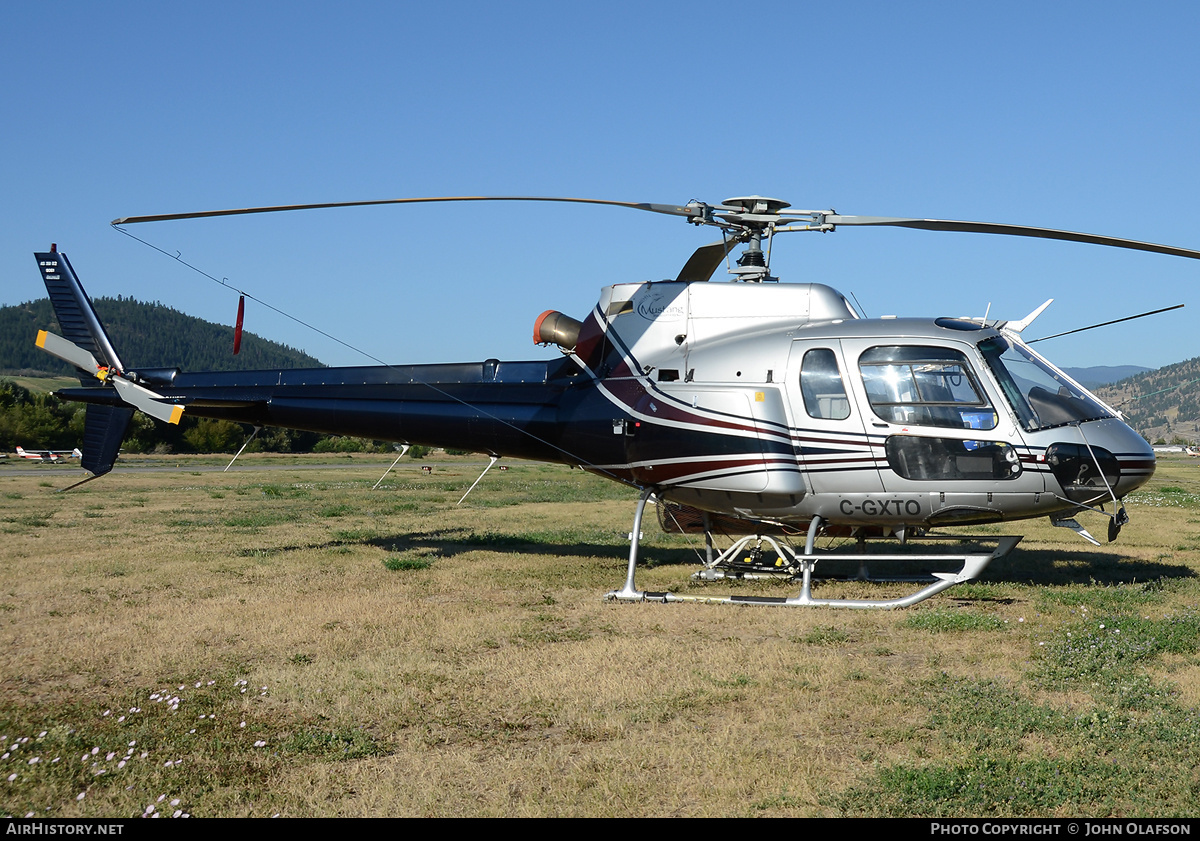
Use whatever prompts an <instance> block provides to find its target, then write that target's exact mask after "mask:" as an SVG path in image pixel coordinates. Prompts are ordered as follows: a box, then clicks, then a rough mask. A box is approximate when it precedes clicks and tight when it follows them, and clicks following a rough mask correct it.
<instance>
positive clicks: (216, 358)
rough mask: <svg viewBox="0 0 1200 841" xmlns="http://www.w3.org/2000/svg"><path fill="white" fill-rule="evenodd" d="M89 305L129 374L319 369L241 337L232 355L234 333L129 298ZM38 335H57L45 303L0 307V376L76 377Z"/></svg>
mask: <svg viewBox="0 0 1200 841" xmlns="http://www.w3.org/2000/svg"><path fill="white" fill-rule="evenodd" d="M93 304H94V305H95V307H96V313H97V315H99V316H100V321H101V322H102V323H103V324H104V326H105V328H106V329H107V330H108V334H109V337H110V338H111V339H112V343H113V346H114V347H115V348H116V350H117V353H119V354H120V355H121V361H122V362H123V363H125V365H126V366H127V367H129V368H137V367H138V366H142V367H147V368H149V367H154V368H170V367H176V366H178V367H179V368H182V369H183V370H185V371H237V370H250V369H261V368H319V367H323V365H322V364H321V362H320V361H318V360H316V359H314V358H313V357H311V356H309V355H307V354H305V353H302V352H301V351H298V350H294V349H292V348H290V347H287V346H286V345H281V344H277V343H276V342H270V341H267V340H266V339H263V338H260V337H259V336H255V335H254V334H253V333H246V332H243V334H242V347H241V352H240V353H239V354H238V355H237V356H234V355H233V328H232V327H228V326H225V325H223V324H213V323H211V322H208V321H203V320H201V319H199V318H193V317H192V316H190V315H185V314H184V313H181V312H179V311H178V310H173V309H171V308H170V307H165V306H163V305H162V304H146V303H142V302H141V301H135V300H133V299H132V298H121V297H117V298H115V299H114V298H97V299H96V300H95V301H94V302H93ZM38 330H49V331H51V332H54V333H59V334H61V332H62V331H61V330H59V327H58V321H57V320H56V319H55V317H54V310H53V309H52V308H51V306H50V301H49V299H48V298H42V299H40V300H37V301H30V302H28V303H24V304H17V305H15V306H8V307H0V373H15V372H17V371H25V372H39V371H40V372H45V373H46V374H48V375H59V374H62V375H67V376H74V374H75V369H74V368H73V367H72V366H70V365H67V364H66V363H65V362H59V361H58V360H57V359H55V358H54V357H52V356H50V355H49V354H47V353H45V352H44V351H42V350H40V349H39V348H38V347H37V346H36V345H35V344H34V340H35V339H36V338H37V332H38Z"/></svg>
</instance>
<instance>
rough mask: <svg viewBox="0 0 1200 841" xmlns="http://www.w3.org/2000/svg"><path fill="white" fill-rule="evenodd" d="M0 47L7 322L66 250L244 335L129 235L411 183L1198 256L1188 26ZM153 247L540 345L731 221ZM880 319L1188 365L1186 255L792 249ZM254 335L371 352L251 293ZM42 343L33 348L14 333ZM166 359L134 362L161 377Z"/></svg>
mask: <svg viewBox="0 0 1200 841" xmlns="http://www.w3.org/2000/svg"><path fill="white" fill-rule="evenodd" d="M3 14H4V17H3V28H2V30H0V32H2V34H0V39H2V42H0V47H2V49H0V68H2V70H3V78H4V85H3V94H2V95H0V117H2V119H3V125H4V127H5V128H4V131H3V132H2V133H0V152H2V154H0V167H2V172H3V182H2V183H3V196H4V200H3V204H2V205H0V208H2V211H0V212H2V213H3V222H4V224H3V225H0V277H2V278H3V280H2V282H0V303H3V304H12V303H18V302H20V301H24V300H30V299H33V298H37V297H43V296H44V294H45V293H44V289H43V288H42V287H41V284H40V281H39V278H38V273H37V270H36V267H35V265H34V261H33V258H32V252H33V251H34V250H35V249H37V250H40V249H44V248H46V247H48V245H49V243H50V242H57V243H58V244H59V247H60V248H61V249H62V250H63V251H65V252H66V253H67V254H68V255H69V256H70V258H71V260H72V263H73V264H74V266H75V268H76V270H77V271H78V272H79V274H80V276H81V278H82V279H83V281H84V284H85V286H86V287H87V288H88V290H89V292H91V293H92V294H93V295H95V296H101V295H117V294H121V295H132V296H134V297H137V298H139V299H143V300H157V301H161V302H162V303H164V304H167V305H169V306H172V307H174V308H176V309H179V310H182V311H184V312H187V313H190V314H193V315H196V316H200V317H202V318H206V319H209V320H212V321H220V322H224V323H232V321H233V319H234V317H235V314H236V308H237V297H236V295H235V294H233V293H230V292H228V291H227V290H224V289H222V288H220V287H219V286H217V285H216V284H214V283H213V282H211V281H209V280H206V279H205V278H203V277H201V276H200V275H198V274H196V273H194V272H192V271H190V270H188V269H187V268H185V267H184V266H181V265H180V264H179V263H177V262H176V261H174V260H171V259H168V258H166V257H164V256H162V255H161V254H160V253H157V252H155V251H153V250H151V249H149V248H147V247H146V246H144V245H142V244H140V243H138V242H136V241H134V240H132V239H130V238H128V237H126V236H123V235H121V234H120V233H118V232H116V231H114V230H112V229H111V228H110V227H109V224H108V223H109V221H110V220H112V219H113V218H115V217H119V216H128V215H139V214H150V213H163V212H177V211H188V210H206V209H216V208H224V207H242V206H249V205H264V204H287V203H304V202H321V201H343V200H345V201H349V200H363V199H378V198H391V197H401V196H438V195H497V194H501V195H512V194H519V195H546V196H585V197H591V198H602V199H615V200H624V201H651V202H661V203H683V202H686V201H687V200H689V199H692V198H699V199H702V200H705V201H708V202H711V203H715V202H719V201H721V200H722V199H724V198H727V197H730V196H738V195H747V194H762V195H768V196H774V197H778V198H781V199H785V200H787V201H790V202H791V203H792V204H793V205H794V206H796V207H806V208H828V207H833V208H836V209H837V210H838V211H839V212H840V213H844V214H863V215H895V216H920V217H936V218H949V219H969V220H979V221H991V222H1008V223H1020V224H1028V225H1038V226H1043V227H1052V228H1064V229H1068V230H1077V231H1088V232H1094V233H1103V234H1110V235H1114V236H1123V237H1129V238H1133V239H1143V240H1149V241H1153V242H1164V243H1170V244H1174V245H1182V246H1185V247H1190V248H1197V249H1200V229H1198V227H1197V225H1196V222H1197V221H1198V220H1200V210H1198V208H1200V50H1198V49H1197V48H1196V44H1197V41H1198V36H1200V4H1196V3H1194V2H1165V3H1155V4H1141V5H1135V4H1129V3H1115V2H1086V3H1082V2H1081V3H1074V2H1060V3H1046V2H1040V3H1021V2H1018V3H1008V4H983V3H962V2H954V3H949V2H948V3H895V2H889V3H871V2H861V3H852V4H797V3H791V4H784V3H775V4H735V3H709V2H702V1H701V2H688V3H651V4H633V3H623V2H606V3H602V4H587V5H584V4H564V3H520V2H517V3H506V4H483V3H467V4H454V5H451V4H430V3H416V2H413V3H377V4H373V3H356V2H341V3H338V4H336V5H335V4H322V3H309V2H290V3H224V2H207V3H204V4H175V3H157V2H154V3H152V2H147V3H128V2H119V0H118V2H111V3H93V2H86V3H84V2H59V3H25V4H8V5H6V7H5V10H4V13H3ZM129 230H130V232H131V233H134V234H136V235H137V236H139V237H142V238H144V239H146V240H148V241H149V242H151V243H153V244H154V245H156V246H158V247H159V248H161V249H163V250H165V251H167V252H169V253H171V254H174V253H175V252H180V253H181V255H182V258H183V259H184V260H187V261H188V262H190V263H192V264H194V265H196V266H198V267H199V268H201V269H203V270H204V271H206V272H208V273H209V274H212V275H215V276H216V277H224V278H228V279H229V282H230V283H231V284H233V285H234V286H237V287H239V288H242V289H245V290H246V291H247V292H249V293H251V294H253V295H255V296H257V297H259V298H262V299H264V300H266V301H268V302H270V303H272V304H273V305H275V306H277V307H279V308H281V309H284V310H286V311H288V312H290V313H292V314H293V315H295V316H296V317H297V318H300V319H302V320H304V321H307V322H311V323H313V324H316V325H318V326H319V327H320V328H321V329H323V330H325V331H326V332H328V333H331V334H333V335H335V336H337V337H339V338H341V339H343V340H344V341H346V342H347V343H349V344H351V345H354V346H356V347H359V348H362V349H363V350H365V351H367V352H368V353H370V354H372V355H374V356H377V357H380V358H382V359H385V360H387V361H389V362H397V363H402V362H436V361H468V360H479V359H484V358H487V357H498V358H501V359H525V358H528V359H535V358H546V357H548V356H552V355H554V353H555V352H554V351H552V350H547V349H541V348H537V347H535V346H533V345H532V343H531V340H530V336H531V332H532V325H533V321H534V319H535V318H536V317H537V315H538V314H539V313H541V312H542V311H543V310H546V309H558V310H562V311H563V312H565V313H567V314H570V315H573V316H576V317H582V316H583V315H584V314H585V313H586V312H587V311H588V310H589V309H590V307H591V306H592V304H593V303H594V302H595V300H596V297H597V293H598V291H599V288H600V287H601V286H604V285H606V284H609V283H614V282H627V281H640V280H658V279H663V278H669V277H674V276H675V274H676V273H677V272H678V269H679V267H680V266H681V265H682V264H683V263H684V262H685V261H686V259H687V257H688V255H689V254H690V253H691V251H692V250H693V249H694V248H696V247H698V246H700V245H702V244H704V243H706V242H710V241H712V240H713V239H714V238H716V237H715V236H714V232H713V231H711V230H703V229H700V230H698V229H695V228H693V227H691V226H689V225H687V224H686V223H685V222H683V221H682V220H679V219H674V218H670V217H665V216H657V215H653V214H646V213H637V212H634V211H628V210H621V209H615V208H604V207H590V206H573V205H533V204H486V205H477V204H471V205H424V206H416V207H412V206H409V207H384V208H367V209H354V210H332V211H315V212H306V213H286V214H276V215H272V216H257V217H234V218H230V219H212V220H194V221H185V222H169V223H153V224H146V225H140V226H133V227H130V228H129ZM772 265H773V269H774V273H775V274H777V275H778V276H780V277H781V279H783V280H785V281H786V280H791V281H818V282H823V283H828V284H830V285H832V286H834V287H836V288H838V289H840V290H842V291H844V292H846V293H853V294H854V295H855V296H856V297H857V299H858V300H859V301H860V302H861V303H862V305H863V307H864V308H865V309H866V311H867V313H868V314H870V315H884V314H894V315H902V316H903V315H928V316H938V315H976V316H977V315H982V314H983V312H984V310H985V309H986V308H987V307H988V305H989V304H990V305H991V315H992V316H993V317H1010V318H1019V317H1022V316H1024V315H1025V314H1027V313H1028V312H1029V311H1030V310H1032V309H1033V308H1034V307H1036V306H1037V305H1038V304H1040V303H1041V302H1042V301H1043V300H1044V299H1046V298H1048V297H1053V298H1055V299H1056V300H1055V303H1054V305H1053V306H1051V308H1050V309H1049V310H1048V311H1047V312H1046V314H1044V315H1043V316H1042V318H1041V319H1039V321H1038V322H1037V323H1036V324H1035V325H1034V326H1033V327H1031V328H1030V329H1029V331H1028V335H1032V336H1037V335H1046V334H1049V333H1055V332H1059V331H1062V330H1069V329H1072V328H1075V327H1079V326H1083V325H1086V324H1089V323H1094V322H1099V321H1105V320H1109V319H1113V318H1119V317H1121V316H1123V315H1128V314H1131V313H1135V312H1139V311H1142V310H1148V309H1152V308H1156V307H1160V306H1166V305H1170V304H1175V303H1185V304H1187V305H1188V308H1187V309H1184V310H1181V311H1177V312H1174V313H1170V314H1166V315H1162V316H1157V317H1154V318H1150V319H1145V320H1143V321H1140V322H1134V323H1133V324H1131V325H1124V326H1118V327H1111V328H1105V329H1103V330H1098V331H1092V332H1088V333H1084V334H1082V335H1081V336H1077V337H1069V338H1064V339H1057V340H1054V341H1052V342H1046V343H1044V344H1042V345H1040V346H1039V347H1040V349H1042V350H1043V351H1044V352H1045V353H1046V354H1047V355H1048V356H1050V358H1051V359H1053V360H1055V361H1056V362H1059V363H1060V364H1064V365H1100V364H1109V365H1113V364H1126V363H1128V364H1141V365H1147V366H1160V365H1164V364H1168V363H1171V362H1176V361H1180V360H1183V359H1187V358H1191V357H1195V356H1200V331H1197V330H1196V329H1195V325H1196V323H1197V319H1198V318H1200V261H1191V260H1185V259H1181V258H1175V257H1166V256H1160V255H1153V254H1143V253H1135V252H1124V251H1119V250H1116V249H1112V248H1101V247H1096V246H1086V245H1077V244H1070V243H1053V242H1046V241H1041V240H1024V239H1014V238H1009V237H995V236H983V235H973V234H948V233H930V232H922V231H907V230H871V229H842V230H840V231H838V232H836V233H833V234H828V235H817V234H792V235H789V236H788V238H786V239H781V240H778V241H777V243H776V250H775V255H774V259H773V264H772ZM246 327H247V329H248V330H251V331H253V332H256V333H259V334H261V335H264V336H267V337H268V338H272V339H276V340H279V341H283V342H286V343H287V344H290V345H292V346H295V347H299V348H303V349H305V350H307V351H308V352H310V353H313V354H315V355H316V356H318V357H319V358H321V359H322V360H324V361H326V362H329V363H333V364H368V363H369V360H368V359H367V358H366V357H364V356H361V355H358V354H356V353H354V352H351V351H349V350H347V349H345V348H344V347H342V346H340V345H336V344H333V343H330V342H329V341H328V340H326V339H324V338H322V337H321V336H319V335H318V334H316V333H313V332H309V331H306V330H305V329H304V328H301V327H299V326H297V325H296V324H294V323H292V322H289V321H286V320H282V319H280V318H279V317H278V316H276V315H274V314H273V313H271V312H269V311H267V310H264V309H263V308H261V307H259V306H256V305H255V304H253V303H248V305H247V313H246ZM30 340H31V341H32V337H31V339H30ZM156 362H161V360H133V361H132V363H133V364H153V363H156Z"/></svg>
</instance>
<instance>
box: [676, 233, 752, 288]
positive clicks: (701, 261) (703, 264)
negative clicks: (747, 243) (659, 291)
mask: <svg viewBox="0 0 1200 841" xmlns="http://www.w3.org/2000/svg"><path fill="white" fill-rule="evenodd" d="M736 245H737V240H734V239H727V240H723V241H722V242H714V243H711V244H709V245H702V246H700V247H699V248H697V249H696V250H695V251H694V252H692V256H691V257H689V258H688V261H687V262H686V263H685V264H684V266H683V268H682V269H680V270H679V277H677V278H675V280H677V281H685V282H689V283H690V282H692V281H705V280H708V279H709V278H710V277H712V275H713V272H715V271H716V270H717V266H719V265H721V262H722V261H723V260H724V259H725V255H727V254H728V253H729V252H730V251H732V250H733V248H734V247H735V246H736Z"/></svg>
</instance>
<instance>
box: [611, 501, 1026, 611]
mask: <svg viewBox="0 0 1200 841" xmlns="http://www.w3.org/2000/svg"><path fill="white" fill-rule="evenodd" d="M652 495H653V490H652V489H650V488H647V489H646V490H645V491H643V493H642V496H641V498H640V499H639V500H638V506H637V510H636V512H635V513H634V517H633V534H632V540H631V543H630V549H629V569H628V572H627V573H626V576H625V586H624V587H622V588H621V589H620V590H613V591H612V592H610V593H608V594H607V595H606V596H605V598H606V599H608V600H610V601H623V602H645V601H653V602H664V603H665V602H693V603H699V604H761V605H782V606H786V607H848V608H856V609H860V610H866V609H876V610H890V609H893V608H897V607H909V606H910V605H914V604H916V603H917V602H921V601H924V600H925V599H927V598H929V597H930V596H934V595H937V594H938V593H940V592H942V591H943V590H945V589H947V588H949V587H953V586H954V585H955V584H962V583H963V582H965V581H971V580H973V579H975V578H977V577H978V576H979V574H980V573H982V572H983V570H984V569H985V568H986V567H987V565H988V564H989V563H991V562H992V561H993V560H994V559H996V558H1001V557H1004V556H1005V555H1007V554H1008V553H1009V552H1010V551H1012V549H1013V547H1015V546H1016V545H1017V544H1018V543H1019V542H1020V541H1021V537H1020V536H1019V535H1006V536H1002V537H999V538H996V540H997V545H996V548H995V549H994V550H993V551H991V552H979V553H967V554H962V555H953V554H951V555H942V554H932V555H907V554H906V555H902V556H897V555H879V554H865V553H864V554H856V555H840V554H839V555H820V554H817V552H816V551H815V547H814V544H815V542H816V538H817V535H818V534H820V531H821V526H822V524H823V523H822V520H821V518H820V517H814V518H813V520H812V522H811V523H810V524H809V529H808V538H807V540H806V541H805V545H804V553H803V554H800V553H797V552H796V551H794V550H793V549H792V548H791V547H790V546H785V545H781V544H780V543H778V542H777V541H775V540H774V539H773V538H771V537H770V536H765V535H764V536H759V537H745V538H742V539H741V540H739V541H737V542H736V543H735V544H734V545H733V546H732V547H730V548H729V549H728V550H726V551H725V552H723V553H721V555H720V556H719V557H717V558H715V559H712V560H710V561H709V562H708V563H707V564H705V568H704V569H703V570H701V571H700V572H698V573H696V575H695V576H693V578H697V579H699V580H705V581H711V580H717V579H722V578H791V579H795V578H799V579H800V581H801V585H800V594H799V595H798V596H794V597H792V598H772V597H766V596H681V595H678V594H676V593H654V592H647V591H642V590H638V589H637V587H636V586H635V584H634V573H635V571H636V568H637V555H638V540H639V537H640V535H641V526H642V514H643V512H644V511H645V508H646V503H647V501H649V499H650V497H651V496H652ZM764 542H765V543H767V544H768V545H769V547H770V548H771V550H772V551H773V552H775V554H776V556H777V557H778V558H779V559H780V560H779V564H778V566H777V567H774V568H772V567H770V566H768V565H765V564H764V565H758V564H751V565H749V566H748V567H743V569H735V568H731V564H732V563H733V561H734V559H735V558H737V557H738V556H739V555H740V554H741V553H742V552H743V551H745V550H746V549H747V547H748V546H750V544H751V543H754V544H755V546H754V549H755V550H757V549H758V548H760V546H761V544H762V543H764ZM822 558H827V559H830V560H837V561H850V562H857V563H858V564H859V569H860V576H859V577H860V578H864V576H865V570H866V564H867V563H869V562H872V561H887V560H890V561H895V560H904V561H918V562H930V561H932V562H947V561H960V562H961V563H962V567H961V568H960V569H959V570H958V572H934V573H930V576H931V577H932V578H933V581H932V583H930V584H929V585H928V586H926V587H924V588H922V589H921V590H918V591H917V592H915V593H913V594H912V595H909V596H904V597H902V598H898V599H816V598H813V596H812V578H813V571H814V569H815V567H816V565H817V561H818V560H821V559H822ZM876 580H877V579H876ZM893 580H894V579H893Z"/></svg>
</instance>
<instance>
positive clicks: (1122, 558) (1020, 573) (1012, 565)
mask: <svg viewBox="0 0 1200 841" xmlns="http://www.w3.org/2000/svg"><path fill="white" fill-rule="evenodd" d="M1195 577H1196V572H1195V571H1194V570H1193V569H1191V568H1190V567H1188V566H1187V565H1186V564H1183V563H1174V564H1173V563H1167V562H1165V561H1163V560H1154V561H1148V560H1145V559H1142V558H1135V557H1131V556H1128V555H1122V554H1121V553H1119V552H1116V551H1115V550H1113V549H1108V550H1104V551H1101V550H1096V551H1092V552H1086V551H1075V552H1064V551H1061V550H1051V549H1023V548H1022V547H1020V546H1018V547H1017V548H1016V550H1014V551H1013V552H1012V554H1010V555H1009V556H1008V557H1006V558H1001V559H999V560H997V561H993V562H992V563H991V565H990V566H989V567H988V568H987V569H986V570H985V571H984V573H983V575H982V576H980V580H981V581H1012V582H1017V583H1028V584H1034V585H1042V586H1047V585H1050V586H1053V585H1059V586H1065V585H1069V584H1089V583H1095V584H1102V585H1114V584H1145V583H1148V582H1151V581H1162V580H1171V579H1184V578H1195Z"/></svg>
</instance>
